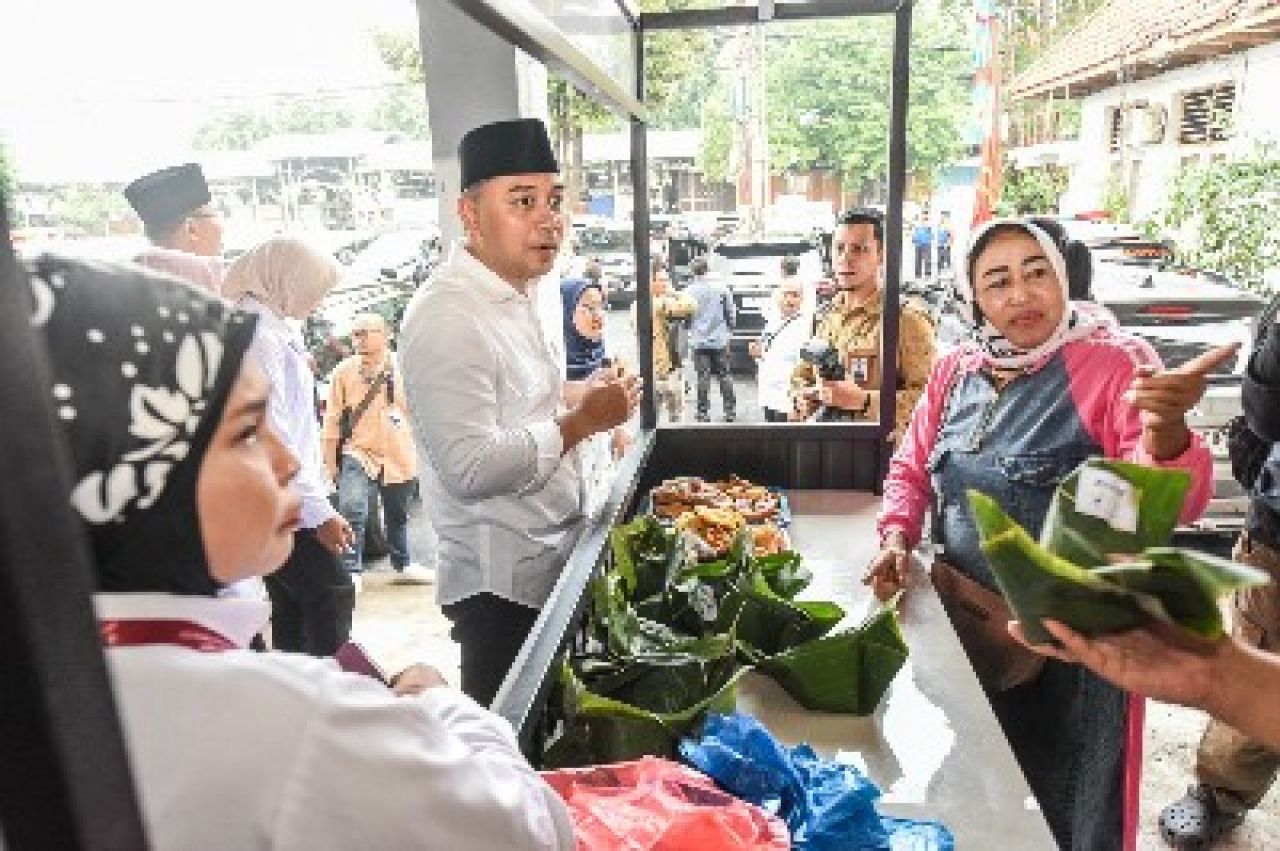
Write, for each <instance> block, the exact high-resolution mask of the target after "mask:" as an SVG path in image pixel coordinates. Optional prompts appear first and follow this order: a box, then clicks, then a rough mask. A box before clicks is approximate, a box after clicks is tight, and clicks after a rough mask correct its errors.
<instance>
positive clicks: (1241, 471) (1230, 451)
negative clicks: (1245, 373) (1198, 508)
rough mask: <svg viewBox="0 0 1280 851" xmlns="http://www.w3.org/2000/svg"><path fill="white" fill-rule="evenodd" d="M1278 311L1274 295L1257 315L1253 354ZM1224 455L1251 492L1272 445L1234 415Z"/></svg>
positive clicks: (1279, 303) (1277, 298)
mask: <svg viewBox="0 0 1280 851" xmlns="http://www.w3.org/2000/svg"><path fill="white" fill-rule="evenodd" d="M1278 311H1280V295H1276V296H1274V297H1273V298H1272V299H1271V301H1270V302H1268V303H1267V306H1266V307H1264V308H1263V309H1262V313H1260V314H1258V328H1257V331H1256V332H1255V333H1254V335H1253V353H1254V354H1257V352H1258V349H1260V348H1261V347H1262V341H1263V340H1264V339H1265V338H1266V333H1267V328H1268V327H1269V326H1270V325H1271V323H1272V322H1274V321H1275V319H1276V313H1277V312H1278ZM1226 430H1227V455H1228V456H1229V457H1230V458H1231V475H1232V477H1233V478H1235V480H1236V481H1237V482H1239V483H1240V486H1241V487H1242V488H1244V489H1245V490H1247V491H1248V490H1252V489H1253V483H1254V482H1256V481H1257V480H1258V473H1260V472H1262V465H1263V464H1265V463H1267V456H1269V455H1270V454H1271V444H1270V443H1268V442H1267V441H1265V440H1263V439H1262V438H1261V437H1258V435H1257V434H1255V433H1254V431H1253V429H1251V428H1249V421H1248V420H1247V419H1246V418H1245V416H1244V414H1237V415H1236V416H1234V417H1232V418H1231V421H1230V422H1228V423H1227V426H1226Z"/></svg>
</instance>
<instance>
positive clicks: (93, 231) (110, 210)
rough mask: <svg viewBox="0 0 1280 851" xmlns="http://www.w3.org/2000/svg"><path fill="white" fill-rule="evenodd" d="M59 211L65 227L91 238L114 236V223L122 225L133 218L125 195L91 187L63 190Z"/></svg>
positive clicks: (98, 187) (57, 206) (57, 207)
mask: <svg viewBox="0 0 1280 851" xmlns="http://www.w3.org/2000/svg"><path fill="white" fill-rule="evenodd" d="M56 209H57V211H58V218H59V219H60V220H61V221H62V224H63V225H65V226H66V227H68V228H71V229H72V230H73V231H74V232H76V233H80V234H84V235H87V236H102V235H105V234H107V233H109V232H110V229H111V225H112V223H113V222H119V221H122V220H124V219H125V218H127V217H128V215H129V207H128V206H127V204H126V203H125V200H124V195H122V194H121V193H120V192H118V191H115V190H112V189H107V188H105V187H103V186H97V185H88V184H77V185H74V186H65V187H62V188H60V189H59V190H58V196H57V202H56Z"/></svg>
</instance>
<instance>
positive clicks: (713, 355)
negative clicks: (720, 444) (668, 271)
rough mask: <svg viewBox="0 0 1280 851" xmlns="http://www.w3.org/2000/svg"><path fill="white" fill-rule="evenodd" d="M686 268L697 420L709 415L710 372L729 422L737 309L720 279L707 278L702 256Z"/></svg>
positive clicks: (732, 407) (733, 403) (732, 406)
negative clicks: (731, 349) (691, 306)
mask: <svg viewBox="0 0 1280 851" xmlns="http://www.w3.org/2000/svg"><path fill="white" fill-rule="evenodd" d="M690 270H691V271H692V273H693V280H692V282H691V283H690V284H689V286H688V287H687V288H686V289H685V295H687V296H689V297H690V298H692V299H693V301H694V303H695V304H696V305H697V307H696V308H695V309H694V311H693V321H692V322H691V323H690V326H689V344H690V347H691V348H692V349H693V369H694V372H695V373H696V374H697V376H698V382H697V387H698V407H697V420H698V422H702V423H705V422H707V421H708V420H709V419H710V418H711V399H710V393H711V376H712V375H714V376H715V377H716V380H717V381H718V382H719V383H720V400H721V402H722V403H723V404H724V419H725V422H730V423H731V422H733V421H734V420H735V419H736V418H737V412H736V410H735V408H736V405H737V400H736V398H735V396H734V393H733V379H732V378H730V377H729V337H730V330H731V329H732V328H733V323H734V321H735V319H736V317H737V309H736V307H735V305H734V303H733V295H732V294H731V293H730V292H729V288H728V287H727V286H725V284H724V282H723V281H715V280H711V279H710V278H708V277H707V260H706V258H705V257H695V258H694V259H693V263H692V264H691V265H690Z"/></svg>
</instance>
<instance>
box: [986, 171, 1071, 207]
mask: <svg viewBox="0 0 1280 851" xmlns="http://www.w3.org/2000/svg"><path fill="white" fill-rule="evenodd" d="M1070 177H1071V172H1070V171H1068V170H1067V169H1066V168H1063V167H1062V166H1059V165H1053V164H1047V165H1039V166H1030V167H1028V168H1018V167H1017V166H1016V165H1014V164H1013V163H1012V162H1010V161H1006V162H1005V164H1004V178H1003V181H1002V186H1003V189H1002V191H1001V197H1000V212H1001V214H1003V215H1029V214H1037V213H1054V212H1057V210H1058V201H1059V200H1060V199H1061V198H1062V193H1064V192H1066V191H1067V182H1068V181H1069V180H1070Z"/></svg>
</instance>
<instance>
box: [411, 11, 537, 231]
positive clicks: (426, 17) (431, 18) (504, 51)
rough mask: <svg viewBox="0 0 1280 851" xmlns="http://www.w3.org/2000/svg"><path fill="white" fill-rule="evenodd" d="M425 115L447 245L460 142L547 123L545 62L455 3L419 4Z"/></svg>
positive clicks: (454, 223)
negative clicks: (490, 129)
mask: <svg viewBox="0 0 1280 851" xmlns="http://www.w3.org/2000/svg"><path fill="white" fill-rule="evenodd" d="M417 2H418V22H419V27H420V32H421V36H422V40H421V43H422V59H423V65H424V71H425V72H426V78H427V113H428V117H429V121H430V126H431V150H432V160H433V165H434V167H435V176H436V187H437V194H438V196H439V199H440V231H441V236H442V238H443V240H444V244H445V245H448V243H449V242H451V241H452V240H453V239H455V238H457V237H459V236H461V235H462V225H461V223H460V222H459V221H458V209H457V208H458V189H459V187H458V181H459V177H460V175H459V163H458V143H459V142H460V141H462V137H463V135H464V134H465V133H466V132H467V131H468V130H471V129H473V128H475V127H479V126H480V125H482V124H488V123H490V122H492V121H507V120H510V119H513V118H541V119H542V120H543V121H546V120H547V75H546V69H545V68H544V67H543V66H542V64H541V63H540V62H537V61H534V60H533V59H531V58H530V57H528V56H527V55H526V54H524V53H523V52H522V51H520V50H517V49H516V48H514V47H512V46H511V45H510V44H509V43H507V42H506V41H503V40H502V39H501V38H499V37H498V36H496V35H494V34H493V33H492V32H490V31H489V30H488V29H486V28H485V27H483V26H481V25H480V24H478V23H476V21H475V20H473V19H472V18H471V17H470V16H469V15H467V14H466V13H465V12H463V11H461V10H460V9H459V8H458V7H457V6H456V5H454V4H453V3H452V2H450V0H417Z"/></svg>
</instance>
